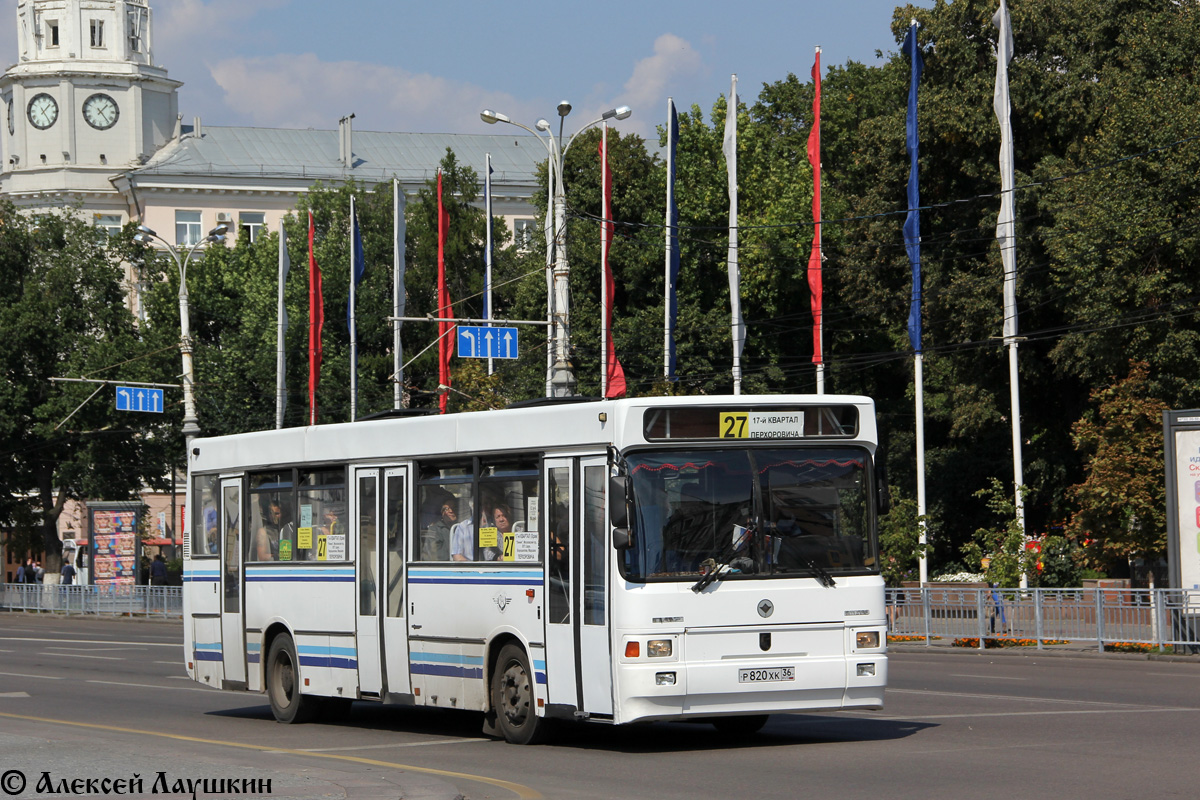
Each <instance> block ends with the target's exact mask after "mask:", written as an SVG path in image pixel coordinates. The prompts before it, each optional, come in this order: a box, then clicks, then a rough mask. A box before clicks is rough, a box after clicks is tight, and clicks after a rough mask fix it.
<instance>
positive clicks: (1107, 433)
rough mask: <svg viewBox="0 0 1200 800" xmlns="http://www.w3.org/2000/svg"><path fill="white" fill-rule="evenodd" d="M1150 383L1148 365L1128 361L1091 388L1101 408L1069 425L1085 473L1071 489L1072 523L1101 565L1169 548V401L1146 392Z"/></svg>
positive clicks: (1122, 563)
mask: <svg viewBox="0 0 1200 800" xmlns="http://www.w3.org/2000/svg"><path fill="white" fill-rule="evenodd" d="M1149 383H1150V380H1149V366H1148V365H1147V364H1146V363H1145V362H1132V361H1131V362H1130V364H1129V374H1128V376H1126V377H1125V378H1124V379H1121V380H1119V381H1118V380H1114V383H1113V385H1112V386H1110V387H1107V388H1104V389H1097V390H1096V391H1094V392H1093V393H1092V402H1093V403H1094V404H1095V406H1096V407H1095V408H1094V409H1091V410H1089V411H1088V412H1087V413H1086V414H1084V415H1083V416H1082V417H1080V419H1079V420H1078V421H1076V423H1075V424H1074V425H1073V426H1072V433H1073V435H1074V438H1075V444H1076V446H1077V447H1078V448H1079V449H1080V451H1081V452H1083V453H1084V454H1085V459H1086V461H1085V463H1086V477H1085V479H1084V480H1083V481H1082V482H1081V483H1078V484H1076V485H1074V486H1073V487H1071V489H1070V491H1069V494H1070V496H1071V497H1072V499H1073V500H1074V501H1075V502H1076V503H1078V511H1077V512H1076V513H1075V515H1074V516H1073V517H1072V518H1071V521H1070V523H1069V525H1068V526H1067V530H1068V532H1069V533H1070V534H1072V535H1073V536H1074V537H1075V538H1076V539H1077V540H1079V541H1082V542H1085V550H1086V552H1087V556H1088V559H1089V561H1090V562H1091V563H1092V564H1093V565H1095V566H1098V567H1100V568H1102V569H1112V568H1113V567H1114V565H1115V566H1118V567H1122V568H1123V567H1127V565H1128V563H1129V561H1130V560H1131V559H1134V558H1145V559H1147V560H1148V561H1150V562H1152V563H1153V562H1154V561H1156V560H1157V559H1159V558H1163V557H1164V556H1165V555H1166V547H1167V537H1166V489H1165V487H1164V486H1163V477H1162V465H1163V438H1162V412H1163V411H1164V410H1165V409H1166V405H1165V404H1164V403H1163V402H1162V401H1161V400H1159V399H1157V398H1155V397H1153V396H1151V395H1150V394H1149Z"/></svg>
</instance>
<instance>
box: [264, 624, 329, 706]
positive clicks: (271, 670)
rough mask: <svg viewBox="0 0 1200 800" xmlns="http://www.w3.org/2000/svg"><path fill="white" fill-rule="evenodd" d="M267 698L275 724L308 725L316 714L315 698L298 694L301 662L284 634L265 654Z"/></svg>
mask: <svg viewBox="0 0 1200 800" xmlns="http://www.w3.org/2000/svg"><path fill="white" fill-rule="evenodd" d="M267 698H268V699H269V700H270V701H271V713H272V714H274V715H275V720H276V721H277V722H282V723H285V724H291V723H299V722H307V721H308V720H309V719H311V718H312V715H313V713H314V712H315V711H316V710H317V700H318V698H315V697H307V696H305V695H304V694H303V693H302V692H301V691H300V659H299V658H298V657H297V656H296V645H295V643H294V642H293V641H292V637H291V636H288V635H286V634H281V635H279V636H276V637H275V638H274V639H272V640H271V648H270V650H268V651H267Z"/></svg>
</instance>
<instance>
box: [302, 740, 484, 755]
mask: <svg viewBox="0 0 1200 800" xmlns="http://www.w3.org/2000/svg"><path fill="white" fill-rule="evenodd" d="M492 741H493V740H491V739H440V740H438V741H436V742H396V743H395V744H367V745H361V746H359V747H314V748H311V749H306V750H304V752H305V753H337V752H341V751H343V750H388V749H390V748H393V747H429V746H431V745H435V744H471V743H472V742H474V743H475V744H490V743H492Z"/></svg>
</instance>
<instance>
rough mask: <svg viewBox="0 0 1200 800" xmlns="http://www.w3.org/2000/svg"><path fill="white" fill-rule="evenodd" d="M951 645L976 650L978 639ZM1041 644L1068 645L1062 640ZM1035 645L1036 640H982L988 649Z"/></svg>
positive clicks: (1047, 640)
mask: <svg viewBox="0 0 1200 800" xmlns="http://www.w3.org/2000/svg"><path fill="white" fill-rule="evenodd" d="M952 644H953V646H954V647H972V648H978V647H979V637H978V636H967V637H963V638H961V639H955V640H954V641H953V642H952ZM1042 644H1044V645H1046V644H1069V642H1067V641H1066V640H1064V639H1042ZM1037 645H1038V640H1037V639H1007V638H1002V637H991V638H986V639H984V640H983V646H984V647H985V648H988V649H991V648H997V647H1037Z"/></svg>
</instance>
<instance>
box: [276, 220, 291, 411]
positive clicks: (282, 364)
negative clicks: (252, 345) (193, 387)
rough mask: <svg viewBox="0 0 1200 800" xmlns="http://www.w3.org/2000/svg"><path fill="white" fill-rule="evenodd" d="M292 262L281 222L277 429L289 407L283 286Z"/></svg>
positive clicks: (277, 335) (285, 308)
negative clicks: (285, 410)
mask: <svg viewBox="0 0 1200 800" xmlns="http://www.w3.org/2000/svg"><path fill="white" fill-rule="evenodd" d="M290 267H291V262H290V261H289V259H288V249H287V231H286V230H285V229H284V227H283V220H282V219H280V220H279V308H278V312H277V319H278V321H279V329H278V331H277V333H276V336H275V351H276V352H275V427H276V428H282V427H283V412H284V409H285V408H286V406H287V386H286V383H285V373H286V371H287V355H286V351H285V349H284V339H285V337H286V334H287V305H286V304H285V303H284V302H283V284H284V282H285V281H286V280H287V276H288V269H289V268H290Z"/></svg>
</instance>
